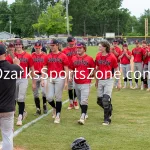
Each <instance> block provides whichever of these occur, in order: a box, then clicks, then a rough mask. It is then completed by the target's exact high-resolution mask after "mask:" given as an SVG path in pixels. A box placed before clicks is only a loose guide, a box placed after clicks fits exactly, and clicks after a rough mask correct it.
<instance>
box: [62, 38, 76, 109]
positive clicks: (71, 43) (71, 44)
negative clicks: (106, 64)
mask: <svg viewBox="0 0 150 150" xmlns="http://www.w3.org/2000/svg"><path fill="white" fill-rule="evenodd" d="M67 42H68V47H66V48H64V49H63V50H62V52H63V53H64V54H66V55H67V57H68V60H69V62H71V59H72V57H73V56H75V55H76V54H77V49H76V46H75V43H76V40H75V38H74V37H68V39H67ZM73 84H74V82H69V83H68V95H69V101H70V105H69V107H68V109H69V110H71V109H73V108H75V109H79V106H78V102H77V100H76V97H77V96H76V91H75V89H74V85H73Z"/></svg>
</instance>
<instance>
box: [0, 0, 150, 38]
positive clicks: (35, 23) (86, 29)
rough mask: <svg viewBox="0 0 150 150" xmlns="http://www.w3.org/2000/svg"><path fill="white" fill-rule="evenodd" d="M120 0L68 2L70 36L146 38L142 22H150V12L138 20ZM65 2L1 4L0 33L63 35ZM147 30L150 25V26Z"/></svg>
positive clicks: (24, 0)
mask: <svg viewBox="0 0 150 150" xmlns="http://www.w3.org/2000/svg"><path fill="white" fill-rule="evenodd" d="M122 1H123V0H70V1H69V21H70V33H71V34H72V35H73V36H77V35H78V36H87V35H91V36H103V35H105V33H106V32H115V34H116V35H124V36H127V35H130V36H140V35H144V34H145V25H144V23H145V18H148V19H149V21H150V9H148V10H143V14H142V15H141V16H140V17H139V18H137V17H135V16H132V15H131V13H130V12H129V10H128V9H127V8H121V5H122ZM65 7H66V0H63V1H62V0H16V1H15V2H14V3H12V4H11V5H8V3H7V1H4V0H2V1H0V31H7V32H9V30H10V21H11V27H12V29H11V31H12V33H15V34H16V35H19V36H20V37H34V35H37V36H39V35H41V34H42V35H43V34H46V35H48V36H49V35H53V34H65V33H66V32H67V31H66V29H67V27H66V8H65ZM149 29H150V25H149Z"/></svg>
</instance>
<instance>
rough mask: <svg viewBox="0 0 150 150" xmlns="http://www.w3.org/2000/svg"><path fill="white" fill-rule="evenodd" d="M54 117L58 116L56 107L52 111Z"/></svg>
mask: <svg viewBox="0 0 150 150" xmlns="http://www.w3.org/2000/svg"><path fill="white" fill-rule="evenodd" d="M52 118H53V119H55V118H56V109H55V108H53V111H52Z"/></svg>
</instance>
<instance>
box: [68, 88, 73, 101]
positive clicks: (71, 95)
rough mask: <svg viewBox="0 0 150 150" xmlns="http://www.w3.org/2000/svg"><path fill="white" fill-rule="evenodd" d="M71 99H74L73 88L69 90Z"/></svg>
mask: <svg viewBox="0 0 150 150" xmlns="http://www.w3.org/2000/svg"><path fill="white" fill-rule="evenodd" d="M68 95H69V100H73V90H72V89H71V90H68Z"/></svg>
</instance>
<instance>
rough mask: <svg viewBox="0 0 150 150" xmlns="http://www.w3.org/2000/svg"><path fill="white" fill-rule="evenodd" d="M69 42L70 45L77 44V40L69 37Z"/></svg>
mask: <svg viewBox="0 0 150 150" xmlns="http://www.w3.org/2000/svg"><path fill="white" fill-rule="evenodd" d="M67 42H68V43H69V44H75V42H76V40H75V38H74V37H71V36H70V37H68V38H67Z"/></svg>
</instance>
